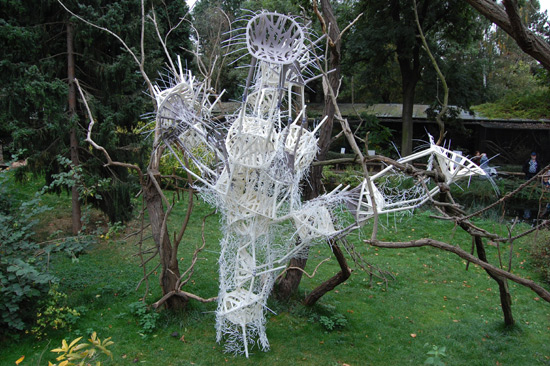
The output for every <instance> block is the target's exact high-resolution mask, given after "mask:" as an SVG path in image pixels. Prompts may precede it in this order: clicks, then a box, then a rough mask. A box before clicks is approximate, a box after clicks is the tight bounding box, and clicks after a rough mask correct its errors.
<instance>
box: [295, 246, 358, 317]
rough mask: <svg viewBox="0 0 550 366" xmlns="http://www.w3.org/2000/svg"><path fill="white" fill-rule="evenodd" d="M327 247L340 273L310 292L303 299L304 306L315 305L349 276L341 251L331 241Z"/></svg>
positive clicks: (349, 270)
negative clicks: (336, 262) (334, 258)
mask: <svg viewBox="0 0 550 366" xmlns="http://www.w3.org/2000/svg"><path fill="white" fill-rule="evenodd" d="M329 245H330V249H331V250H332V253H333V254H334V256H335V257H336V260H337V261H338V264H339V265H340V272H338V273H337V274H336V275H334V276H333V277H331V278H330V279H328V280H327V281H325V282H323V283H322V284H321V285H319V286H318V287H317V288H316V289H314V290H313V291H311V292H310V293H309V294H308V295H307V296H306V298H305V299H304V305H306V306H313V305H315V303H316V302H317V300H319V299H320V298H321V297H323V296H324V295H325V294H326V293H327V292H329V291H332V290H333V289H334V288H335V287H336V286H338V285H339V284H341V283H342V282H344V281H345V280H347V279H348V278H349V276H351V269H350V268H349V267H348V264H347V261H346V257H344V253H342V250H341V249H340V247H339V246H338V244H337V243H336V242H335V241H333V240H329Z"/></svg>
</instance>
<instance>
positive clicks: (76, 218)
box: [67, 22, 82, 235]
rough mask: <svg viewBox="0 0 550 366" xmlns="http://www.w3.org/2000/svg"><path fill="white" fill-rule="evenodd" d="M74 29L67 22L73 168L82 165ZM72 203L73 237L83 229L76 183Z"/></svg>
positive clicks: (72, 193)
mask: <svg viewBox="0 0 550 366" xmlns="http://www.w3.org/2000/svg"><path fill="white" fill-rule="evenodd" d="M73 39H74V29H73V24H72V23H71V22H67V75H68V79H69V80H68V83H69V123H70V125H71V129H70V132H69V134H70V151H71V162H72V163H73V166H75V167H76V166H78V165H79V164H80V162H79V159H78V139H77V137H76V126H77V123H76V119H77V115H76V88H75V84H74V78H75V70H74V50H73ZM71 202H72V231H73V235H77V234H78V233H79V232H80V229H81V228H82V224H81V218H82V213H81V210H80V200H79V194H78V186H77V184H76V183H75V184H74V185H73V187H72V188H71Z"/></svg>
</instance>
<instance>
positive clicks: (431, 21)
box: [345, 0, 477, 155]
mask: <svg viewBox="0 0 550 366" xmlns="http://www.w3.org/2000/svg"><path fill="white" fill-rule="evenodd" d="M359 12H363V13H365V16H364V18H363V19H362V20H360V21H359V23H358V24H357V27H355V29H353V30H352V31H351V32H350V35H349V37H348V38H347V39H346V42H345V44H347V45H348V46H347V51H348V52H349V55H350V57H351V59H352V60H353V62H354V63H357V62H360V61H363V62H373V63H374V65H379V66H380V69H381V70H387V66H386V65H387V63H388V62H396V63H397V65H398V67H399V72H400V79H401V90H402V92H401V102H402V103H403V112H402V119H403V123H402V141H401V154H402V155H408V154H410V153H411V152H412V138H413V135H412V132H413V119H412V113H413V106H414V103H415V97H416V94H415V93H416V87H417V85H418V83H419V82H420V81H421V79H422V74H423V72H424V69H425V67H426V65H428V62H429V61H428V60H427V57H426V56H425V55H424V53H423V52H422V51H421V47H422V46H421V43H420V41H419V38H418V30H417V28H416V24H415V21H414V13H413V7H412V3H411V2H409V1H400V0H392V1H389V2H374V1H366V2H359V3H357V5H356V13H359ZM418 13H419V21H420V25H421V27H422V29H423V30H424V33H425V34H426V38H427V39H428V40H429V41H430V42H431V44H430V48H431V49H432V51H434V54H438V52H436V51H435V50H436V49H438V48H439V47H441V46H442V45H445V44H446V41H448V40H453V42H455V43H457V44H465V43H467V42H470V41H471V40H472V37H473V36H474V35H475V34H476V33H477V32H476V29H477V28H476V23H475V22H474V19H475V14H474V13H473V12H471V11H470V10H469V9H468V8H467V7H465V6H464V4H463V3H462V2H460V1H459V0H451V1H434V0H423V1H418ZM437 46H439V47H437ZM373 70H375V69H373Z"/></svg>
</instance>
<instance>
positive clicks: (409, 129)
mask: <svg viewBox="0 0 550 366" xmlns="http://www.w3.org/2000/svg"><path fill="white" fill-rule="evenodd" d="M415 87H416V83H414V84H413V83H412V82H410V81H408V80H405V78H403V112H402V114H401V118H402V120H403V124H402V135H401V156H407V155H410V154H411V153H412V139H413V108H414V88H415Z"/></svg>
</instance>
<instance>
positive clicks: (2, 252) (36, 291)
mask: <svg viewBox="0 0 550 366" xmlns="http://www.w3.org/2000/svg"><path fill="white" fill-rule="evenodd" d="M8 174H9V173H8V172H5V171H2V172H0V197H1V198H0V314H1V315H0V329H1V330H0V332H2V331H7V330H10V329H11V330H14V329H15V330H23V329H24V328H25V325H26V323H27V322H28V321H29V320H31V319H32V318H33V316H34V313H33V310H34V307H35V304H36V299H38V298H41V297H43V296H44V295H46V294H47V292H48V289H49V284H50V282H52V281H54V280H55V278H54V276H52V275H51V274H49V273H48V272H47V271H46V267H45V259H44V256H40V255H39V254H40V251H39V250H40V247H39V245H38V244H37V243H35V242H33V240H32V235H33V226H34V225H35V224H36V223H37V221H38V220H37V219H36V216H37V215H38V214H40V213H42V212H44V211H46V210H48V208H47V207H45V206H43V205H41V204H40V200H39V197H38V195H37V196H35V197H34V198H33V199H31V200H30V201H28V202H22V203H19V202H16V201H15V200H14V199H12V198H11V195H10V194H9V192H10V191H13V190H10V187H9V186H10V185H11V182H10V181H9V179H8Z"/></svg>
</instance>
